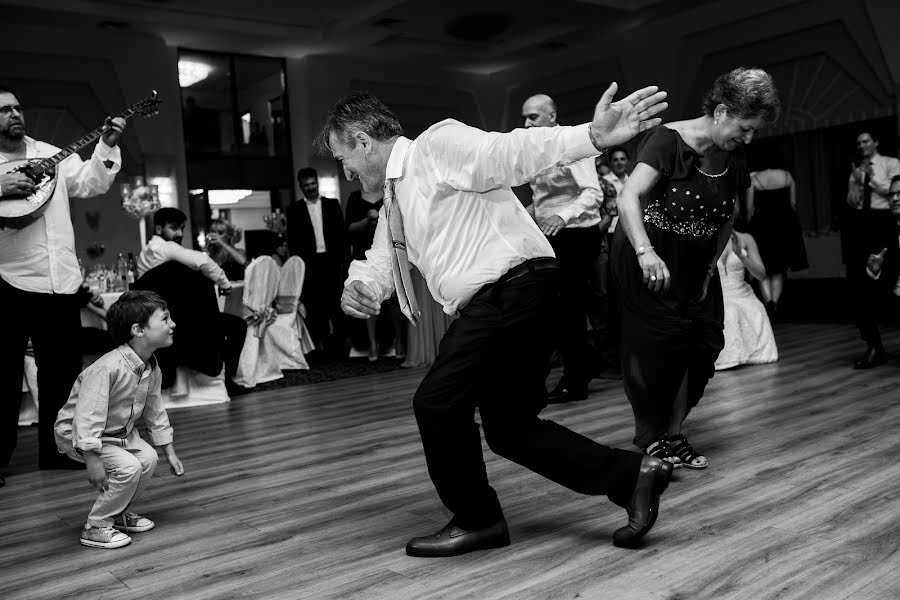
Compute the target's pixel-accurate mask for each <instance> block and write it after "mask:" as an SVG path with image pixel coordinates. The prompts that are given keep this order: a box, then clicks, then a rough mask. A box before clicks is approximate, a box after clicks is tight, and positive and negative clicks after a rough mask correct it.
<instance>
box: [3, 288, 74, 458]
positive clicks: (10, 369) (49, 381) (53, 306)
mask: <svg viewBox="0 0 900 600" xmlns="http://www.w3.org/2000/svg"><path fill="white" fill-rule="evenodd" d="M79 311H80V301H79V299H78V298H77V297H76V295H75V294H40V293H34V292H25V291H22V290H20V289H18V288H14V287H13V286H11V285H9V284H8V283H6V282H5V281H3V280H2V279H0V314H3V315H5V316H6V319H5V323H4V330H3V334H2V335H0V365H2V366H0V469H5V468H6V467H7V466H9V461H10V458H11V457H12V453H13V450H15V447H16V438H17V434H18V425H19V408H20V406H21V403H22V372H23V367H24V364H23V359H24V357H25V348H26V346H27V345H28V339H29V338H31V343H32V346H33V347H34V360H35V363H36V364H37V381H38V390H39V394H40V396H39V400H38V420H39V422H38V447H39V453H40V465H41V467H42V468H53V467H54V463H58V462H59V461H60V455H59V453H58V452H57V450H56V441H55V440H54V437H53V425H54V423H55V422H56V413H57V412H59V409H60V408H62V407H63V405H64V404H65V403H66V400H68V399H69V393H70V392H71V391H72V384H73V383H75V379H76V378H77V377H78V374H79V373H80V372H81V352H80V344H79V338H80V334H81V317H80V315H79Z"/></svg>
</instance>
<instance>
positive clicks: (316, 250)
mask: <svg viewBox="0 0 900 600" xmlns="http://www.w3.org/2000/svg"><path fill="white" fill-rule="evenodd" d="M297 184H298V185H299V187H300V191H301V192H302V194H303V197H302V198H299V199H298V200H296V201H295V202H293V203H291V205H290V206H288V208H287V211H286V213H285V217H286V219H287V231H286V234H287V240H288V247H289V248H290V251H291V254H292V255H295V256H299V257H300V258H302V259H303V262H304V263H305V265H306V278H305V281H304V283H303V292H302V294H301V296H300V300H301V301H302V302H303V306H305V307H306V325H307V327H308V328H309V333H310V336H311V337H312V339H313V342H314V343H315V345H316V348H317V349H318V350H320V351H323V354H324V355H325V356H327V357H328V358H341V357H343V356H344V328H343V327H342V326H341V325H342V323H343V320H344V315H343V314H342V313H341V289H342V287H343V286H342V284H341V282H342V281H343V276H344V269H345V268H346V265H347V263H348V262H349V260H350V244H349V242H348V240H347V230H346V227H345V226H344V213H343V211H342V210H341V203H340V202H339V201H338V200H337V199H335V198H326V197H324V196H321V195H320V194H319V175H318V173H317V172H316V170H315V169H313V168H311V167H305V168H303V169H300V170H299V171H297Z"/></svg>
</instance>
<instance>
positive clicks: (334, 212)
mask: <svg viewBox="0 0 900 600" xmlns="http://www.w3.org/2000/svg"><path fill="white" fill-rule="evenodd" d="M319 200H320V202H321V203H322V231H323V233H324V236H325V250H326V252H327V253H328V256H329V257H330V258H331V259H332V260H334V261H335V262H336V263H337V264H340V265H344V264H346V263H347V262H348V259H349V257H350V244H349V243H348V241H347V230H346V228H345V226H344V213H343V211H342V210H341V203H340V202H338V201H337V200H336V199H334V198H325V197H322V198H320V199H319ZM285 216H286V217H287V242H288V248H289V249H290V251H291V254H292V255H296V256H299V257H300V258H302V259H303V260H304V262H306V263H307V264H309V262H310V260H311V259H312V258H313V257H315V255H316V232H315V231H314V230H313V226H312V221H311V220H310V218H309V210H308V209H307V208H306V201H305V200H303V199H300V200H296V201H294V202H293V203H292V204H291V205H290V206H288V208H287V212H286V215H285Z"/></svg>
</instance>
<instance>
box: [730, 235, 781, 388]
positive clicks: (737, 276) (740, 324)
mask: <svg viewBox="0 0 900 600" xmlns="http://www.w3.org/2000/svg"><path fill="white" fill-rule="evenodd" d="M717 266H718V269H719V279H720V280H721V281H722V299H723V301H724V305H725V347H724V348H723V349H722V352H720V353H719V358H717V359H716V370H717V371H721V370H723V369H730V368H732V367H736V366H738V365H757V364H763V363H771V362H775V361H776V360H778V348H777V347H776V345H775V336H774V334H773V333H772V324H771V323H770V321H769V316H768V314H767V313H766V309H765V307H764V306H763V304H762V302H760V301H759V299H758V298H757V297H756V294H754V293H753V288H751V287H750V284H749V283H748V282H747V280H746V273H749V274H750V276H751V277H753V278H754V279H757V280H760V281H762V280H763V279H765V277H766V269H765V267H764V266H763V262H762V259H761V258H760V255H759V248H758V247H757V245H756V240H754V239H753V236H751V235H750V234H747V233H741V232H738V231H733V232H732V234H731V243H730V244H728V245H727V246H726V247H725V251H724V252H722V256H721V257H720V258H719V262H718V264H717Z"/></svg>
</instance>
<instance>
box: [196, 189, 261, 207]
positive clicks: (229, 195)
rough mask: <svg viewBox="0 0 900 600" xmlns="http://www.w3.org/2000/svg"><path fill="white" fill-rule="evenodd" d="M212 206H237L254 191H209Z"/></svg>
mask: <svg viewBox="0 0 900 600" xmlns="http://www.w3.org/2000/svg"><path fill="white" fill-rule="evenodd" d="M207 193H208V198H209V204H210V206H214V205H216V206H217V205H222V204H237V203H238V202H240V201H241V200H242V199H244V198H246V197H247V196H249V195H250V194H252V193H253V190H208V191H207Z"/></svg>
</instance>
